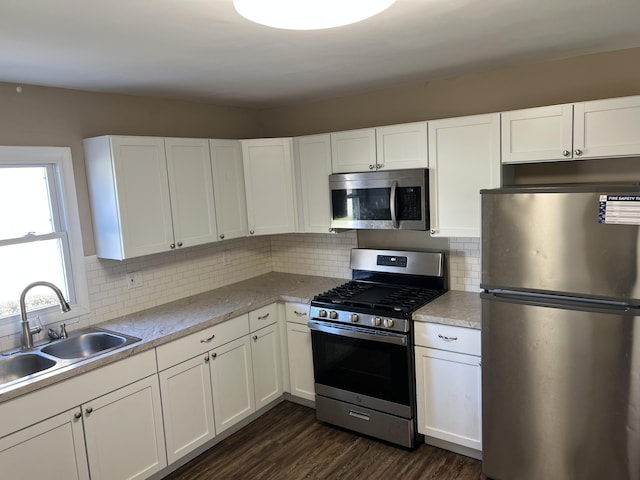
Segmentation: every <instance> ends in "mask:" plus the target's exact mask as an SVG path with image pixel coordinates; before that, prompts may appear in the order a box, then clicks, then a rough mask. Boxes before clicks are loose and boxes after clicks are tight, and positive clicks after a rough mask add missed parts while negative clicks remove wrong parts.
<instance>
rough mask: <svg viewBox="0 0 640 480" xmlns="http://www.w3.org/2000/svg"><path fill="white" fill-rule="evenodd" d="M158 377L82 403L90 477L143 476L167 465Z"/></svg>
mask: <svg viewBox="0 0 640 480" xmlns="http://www.w3.org/2000/svg"><path fill="white" fill-rule="evenodd" d="M160 405H161V404H160V388H159V386H158V377H157V376H156V375H153V376H151V377H147V378H145V379H142V380H139V381H138V382H136V383H133V384H131V385H129V386H127V387H124V388H121V389H119V390H116V391H115V392H112V393H109V394H107V395H104V396H102V397H99V398H97V399H95V400H92V401H90V402H87V403H86V404H85V405H83V409H84V429H85V438H86V441H87V452H88V457H89V471H90V472H91V479H92V480H98V479H103V480H111V479H114V478H127V479H138V478H139V479H143V478H147V477H149V476H151V475H152V474H153V473H155V472H157V471H159V470H161V469H162V468H164V467H166V466H167V457H166V451H165V443H164V431H163V427H162V409H161V406H160Z"/></svg>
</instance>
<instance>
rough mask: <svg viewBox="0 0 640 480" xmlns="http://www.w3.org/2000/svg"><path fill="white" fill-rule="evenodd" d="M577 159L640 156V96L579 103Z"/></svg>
mask: <svg viewBox="0 0 640 480" xmlns="http://www.w3.org/2000/svg"><path fill="white" fill-rule="evenodd" d="M573 131H574V136H573V154H574V158H597V157H621V156H636V155H640V95H637V96H634V97H622V98H611V99H608V100H594V101H591V102H582V103H576V104H575V105H574V107H573Z"/></svg>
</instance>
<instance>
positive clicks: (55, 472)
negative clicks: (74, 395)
mask: <svg viewBox="0 0 640 480" xmlns="http://www.w3.org/2000/svg"><path fill="white" fill-rule="evenodd" d="M0 471H1V472H2V478H6V479H26V478H33V479H47V478H51V479H65V480H76V479H77V480H85V479H86V480H88V479H89V469H88V467H87V452H86V450H85V445H84V436H83V429H82V420H81V415H80V408H75V409H73V410H69V411H68V412H64V413H61V414H60V415H57V416H55V417H53V418H50V419H48V420H45V421H42V422H40V423H37V424H35V425H33V426H31V427H28V428H25V429H24V430H20V431H19V432H17V433H14V434H11V435H8V436H6V437H4V438H2V439H0Z"/></svg>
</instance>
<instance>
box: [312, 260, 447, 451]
mask: <svg viewBox="0 0 640 480" xmlns="http://www.w3.org/2000/svg"><path fill="white" fill-rule="evenodd" d="M351 269H352V272H353V274H352V278H353V279H352V280H351V281H350V282H347V283H345V284H343V285H340V286H338V287H336V288H333V289H331V290H329V291H326V292H323V293H321V294H319V295H316V296H315V297H314V299H313V300H312V302H311V309H310V321H309V328H310V329H311V341H312V348H313V369H314V376H315V389H316V418H317V419H318V420H320V421H323V422H327V423H330V424H333V425H337V426H340V427H343V428H347V429H349V430H353V431H356V432H359V433H363V434H365V435H370V436H372V437H376V438H379V439H381V440H385V441H388V442H392V443H396V444H398V445H402V446H405V447H410V448H413V447H415V446H416V444H417V442H418V441H420V440H421V439H420V438H419V436H418V434H417V431H416V399H415V360H414V353H413V346H414V342H413V322H412V320H411V315H412V313H413V312H414V311H415V310H417V309H418V308H420V307H421V306H423V305H424V304H425V303H427V302H429V301H431V300H433V299H434V298H436V297H438V296H439V295H441V294H442V293H444V292H445V291H446V289H447V281H446V275H445V263H444V253H442V252H410V251H395V250H371V249H353V250H352V251H351Z"/></svg>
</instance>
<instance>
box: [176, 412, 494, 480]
mask: <svg viewBox="0 0 640 480" xmlns="http://www.w3.org/2000/svg"><path fill="white" fill-rule="evenodd" d="M481 478H483V476H482V475H481V462H479V461H477V460H474V459H472V458H469V457H465V456H462V455H456V454H455V453H451V452H448V451H446V450H441V449H439V448H435V447H431V446H428V445H424V444H423V445H420V446H419V447H418V448H417V449H415V450H407V449H404V448H400V447H395V446H392V445H390V444H387V443H384V442H380V441H376V440H372V439H369V438H365V437H362V436H359V435H355V434H352V433H350V432H347V431H343V430H340V429H338V428H334V427H331V426H328V425H325V424H322V423H320V422H317V421H316V420H315V416H314V411H313V410H312V409H310V408H307V407H303V406H301V405H297V404H294V403H291V402H286V401H285V402H282V403H281V404H279V405H277V406H276V407H275V408H273V409H272V410H270V411H269V412H267V413H266V414H264V415H263V416H261V417H260V418H258V419H257V420H255V421H254V422H252V423H251V424H249V425H248V426H247V427H245V428H243V429H242V430H240V431H239V432H237V433H235V434H233V435H232V436H230V437H229V438H227V439H226V440H224V441H222V442H221V443H219V444H218V445H216V446H215V447H213V448H211V449H210V450H208V451H207V452H205V453H203V454H202V455H200V456H199V457H197V458H196V459H194V460H192V461H191V462H189V463H188V464H186V465H184V466H183V467H182V468H180V469H179V470H176V471H175V472H173V473H172V474H170V475H169V476H167V477H166V478H165V480H205V479H206V480H209V479H221V480H222V479H224V480H230V479H238V480H239V479H243V480H245V479H251V480H267V479H270V480H271V479H273V480H275V479H277V480H289V479H291V480H294V479H295V480H297V479H345V480H346V479H358V480H362V479H367V480H377V479H379V480H411V479H416V480H417V479H420V480H423V479H424V480H427V479H432V480H454V479H455V480H478V479H481Z"/></svg>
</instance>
